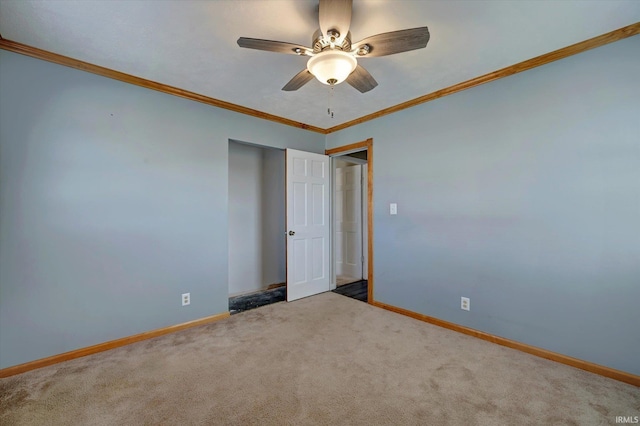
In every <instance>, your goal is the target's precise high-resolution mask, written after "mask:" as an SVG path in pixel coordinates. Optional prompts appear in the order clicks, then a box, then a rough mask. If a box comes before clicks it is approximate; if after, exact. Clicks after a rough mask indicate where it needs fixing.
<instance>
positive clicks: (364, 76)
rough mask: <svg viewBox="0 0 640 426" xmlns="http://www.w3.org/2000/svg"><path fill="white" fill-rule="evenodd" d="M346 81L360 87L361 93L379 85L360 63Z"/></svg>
mask: <svg viewBox="0 0 640 426" xmlns="http://www.w3.org/2000/svg"><path fill="white" fill-rule="evenodd" d="M345 81H346V82H347V83H349V84H350V85H351V86H353V87H355V88H356V89H358V90H359V91H360V93H366V92H368V91H369V90H371V89H373V88H374V87H376V86H377V85H378V82H377V81H376V80H375V78H373V77H372V76H371V74H369V71H367V70H365V69H364V67H362V65H358V66H357V67H356V69H355V70H353V72H352V73H351V74H349V77H347V79H346V80H345Z"/></svg>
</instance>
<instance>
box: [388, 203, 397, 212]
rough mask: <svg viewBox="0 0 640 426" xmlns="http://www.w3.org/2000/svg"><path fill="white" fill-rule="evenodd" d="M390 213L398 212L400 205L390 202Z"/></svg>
mask: <svg viewBox="0 0 640 426" xmlns="http://www.w3.org/2000/svg"><path fill="white" fill-rule="evenodd" d="M389 214H398V205H397V204H396V203H391V204H389Z"/></svg>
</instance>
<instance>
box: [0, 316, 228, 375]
mask: <svg viewBox="0 0 640 426" xmlns="http://www.w3.org/2000/svg"><path fill="white" fill-rule="evenodd" d="M228 317H229V312H223V313H220V314H216V315H211V316H209V317H205V318H200V319H197V320H193V321H189V322H185V323H182V324H176V325H172V326H169V327H164V328H159V329H156V330H151V331H147V332H144V333H140V334H135V335H133V336H128V337H123V338H121V339H116V340H111V341H109V342H104V343H99V344H97V345H93V346H87V347H86V348H80V349H76V350H74V351H70V352H65V353H62V354H58V355H53V356H50V357H47V358H42V359H37V360H35V361H30V362H26V363H24V364H19V365H14V366H13V367H7V368H3V369H2V370H0V378H4V377H9V376H14V375H16V374H20V373H25V372H27V371H31V370H35V369H37V368H42V367H47V366H49V365H53V364H57V363H59V362H63V361H69V360H72V359H76V358H80V357H83V356H87V355H93V354H96V353H98V352H104V351H108V350H110V349H115V348H119V347H121V346H125V345H129V344H131V343H135V342H140V341H141V340H147V339H152V338H154V337H159V336H163V335H165V334H169V333H175V332H176V331H180V330H185V329H187V328H191V327H197V326H199V325H204V324H209V323H212V322H215V321H219V320H221V319H224V318H228Z"/></svg>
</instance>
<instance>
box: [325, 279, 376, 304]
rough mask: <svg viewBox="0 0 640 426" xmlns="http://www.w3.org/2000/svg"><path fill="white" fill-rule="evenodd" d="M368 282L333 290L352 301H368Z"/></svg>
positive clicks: (361, 281) (359, 282) (355, 283)
mask: <svg viewBox="0 0 640 426" xmlns="http://www.w3.org/2000/svg"><path fill="white" fill-rule="evenodd" d="M367 284H368V283H367V280H360V281H356V282H354V283H351V284H345V285H341V286H340V287H338V288H336V289H335V290H333V292H334V293H338V294H342V295H343V296H347V297H350V298H352V299H357V300H361V301H363V302H366V301H367V293H368V288H367V287H368V285H367Z"/></svg>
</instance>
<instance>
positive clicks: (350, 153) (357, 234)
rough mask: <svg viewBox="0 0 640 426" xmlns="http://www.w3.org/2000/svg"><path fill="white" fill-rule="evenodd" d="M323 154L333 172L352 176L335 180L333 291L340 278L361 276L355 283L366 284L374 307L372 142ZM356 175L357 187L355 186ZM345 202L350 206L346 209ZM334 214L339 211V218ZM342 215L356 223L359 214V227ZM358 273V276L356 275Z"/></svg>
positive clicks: (348, 146)
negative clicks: (331, 166)
mask: <svg viewBox="0 0 640 426" xmlns="http://www.w3.org/2000/svg"><path fill="white" fill-rule="evenodd" d="M325 154H326V155H329V156H330V157H332V159H333V163H334V167H333V168H334V169H336V170H337V169H340V168H342V169H345V168H346V169H347V170H350V171H351V172H352V173H351V175H350V176H347V174H348V172H346V171H341V172H337V174H336V177H335V178H334V185H333V191H332V192H333V196H334V207H335V208H334V221H333V235H332V236H333V250H332V253H333V255H332V259H333V265H332V266H333V268H332V269H333V278H334V279H333V281H332V288H336V287H337V286H338V284H341V283H342V282H341V281H339V280H340V279H341V278H342V279H345V280H346V281H350V280H351V279H355V278H358V275H360V277H359V278H360V281H357V282H361V281H362V280H363V279H364V280H366V282H367V302H368V303H373V301H374V299H373V294H374V292H373V288H374V287H373V140H372V139H367V140H366V141H362V142H357V143H354V144H350V145H345V146H342V147H338V148H332V149H329V150H326V151H325ZM345 163H346V165H345ZM342 165H344V167H341V166H342ZM358 173H359V174H360V182H361V184H360V185H357V181H358ZM338 175H341V177H340V179H341V180H342V181H341V182H338V179H339V178H338ZM349 181H350V182H349ZM353 184H356V185H353ZM354 186H355V187H360V191H358V190H357V189H355V190H354ZM345 191H351V192H352V194H351V195H350V196H348V195H347V194H346V192H345ZM346 200H349V201H348V203H350V205H348V206H346V208H345V206H344V204H346V202H347V201H346ZM341 204H342V205H341ZM335 210H338V214H336V211H335ZM345 212H347V213H348V214H349V215H350V217H349V218H347V219H358V212H360V215H359V218H360V221H359V224H358V221H357V220H355V221H352V220H346V221H345V220H342V219H345V217H344V214H345ZM340 214H342V215H343V217H340V216H339V215H340ZM340 222H346V223H340ZM358 229H359V230H360V231H358ZM337 234H342V235H337ZM348 234H349V235H348ZM358 256H359V259H358V258H357V257H358ZM349 257H350V258H349ZM358 270H359V271H361V272H360V273H358Z"/></svg>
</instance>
